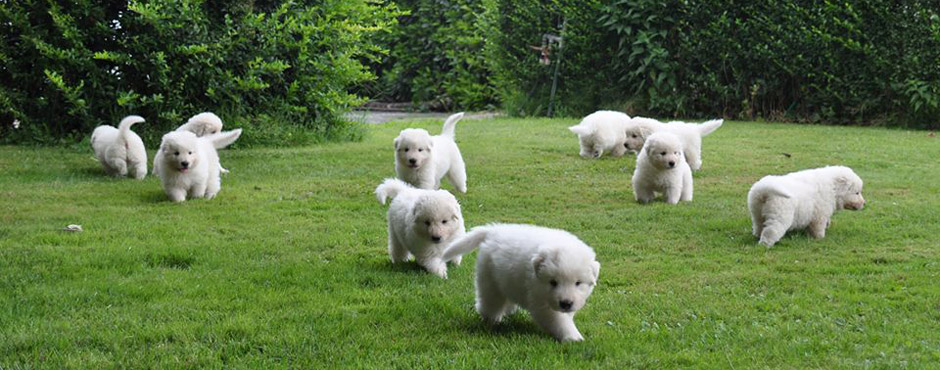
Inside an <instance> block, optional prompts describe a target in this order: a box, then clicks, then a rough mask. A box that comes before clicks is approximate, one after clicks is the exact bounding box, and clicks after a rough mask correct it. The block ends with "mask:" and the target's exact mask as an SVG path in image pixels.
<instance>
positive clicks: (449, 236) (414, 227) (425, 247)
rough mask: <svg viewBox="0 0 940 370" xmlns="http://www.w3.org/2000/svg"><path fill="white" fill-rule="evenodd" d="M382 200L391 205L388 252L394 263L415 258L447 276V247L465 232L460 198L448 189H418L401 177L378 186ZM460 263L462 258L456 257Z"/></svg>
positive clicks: (442, 275)
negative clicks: (445, 249)
mask: <svg viewBox="0 0 940 370" xmlns="http://www.w3.org/2000/svg"><path fill="white" fill-rule="evenodd" d="M375 195H376V198H378V200H379V203H382V204H385V201H386V199H388V198H394V199H393V200H392V204H391V205H390V206H389V207H388V254H389V256H390V257H391V259H392V263H398V262H405V261H408V260H409V259H411V256H414V258H415V261H416V262H418V264H419V265H421V266H422V267H424V269H425V270H427V271H428V272H430V273H432V274H434V275H437V276H438V277H440V278H442V279H446V278H447V264H446V263H445V262H446V260H444V259H443V258H442V256H443V254H444V247H446V246H447V244H448V243H450V242H451V241H452V240H453V239H454V238H456V237H459V236H461V235H463V233H464V231H465V229H464V226H463V215H462V214H461V213H460V204H459V203H457V198H454V196H453V195H452V194H451V193H449V192H448V191H446V190H425V189H416V188H414V187H412V186H411V185H408V184H407V183H405V182H404V181H401V180H398V179H386V180H385V182H383V183H382V184H381V185H379V186H378V187H377V188H375ZM453 262H454V264H456V265H459V264H460V258H459V257H458V258H455V259H454V260H453Z"/></svg>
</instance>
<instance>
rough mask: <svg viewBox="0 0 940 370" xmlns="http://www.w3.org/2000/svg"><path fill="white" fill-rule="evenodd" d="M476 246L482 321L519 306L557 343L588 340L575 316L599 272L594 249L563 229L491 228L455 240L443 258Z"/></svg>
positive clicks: (478, 304) (498, 318)
mask: <svg viewBox="0 0 940 370" xmlns="http://www.w3.org/2000/svg"><path fill="white" fill-rule="evenodd" d="M477 247H479V248H480V253H479V255H478V256H477V266H476V268H477V269H476V296H477V302H476V310H477V312H479V313H480V315H481V316H483V319H484V320H486V321H487V322H488V323H490V324H495V323H498V322H500V321H501V320H502V319H503V317H504V316H506V315H509V314H512V313H513V312H515V310H516V308H517V306H518V307H522V308H524V309H526V310H527V311H529V313H530V314H531V315H532V319H533V320H535V322H536V323H538V324H539V326H541V327H542V328H543V329H544V330H545V331H547V332H549V333H550V334H551V335H552V336H553V337H555V339H557V340H559V341H562V342H565V341H581V340H584V336H582V335H581V332H579V331H578V328H577V327H576V326H575V325H574V314H575V313H576V312H577V311H578V310H580V309H581V308H582V307H584V304H585V302H586V301H587V298H588V296H590V295H591V292H592V291H593V290H594V286H595V285H596V284H597V277H598V274H600V270H601V264H600V263H598V262H597V260H595V256H594V250H593V249H591V247H589V246H587V244H584V242H582V241H581V240H580V239H578V238H577V237H576V236H574V235H572V234H571V233H568V232H567V231H564V230H558V229H550V228H546V227H539V226H533V225H516V224H491V225H486V226H480V227H475V228H473V230H471V231H470V232H469V233H467V234H466V235H465V236H463V237H462V238H460V239H457V240H455V241H454V242H453V243H452V244H451V245H450V246H449V247H447V251H446V252H444V260H450V259H459V258H460V256H462V255H464V254H466V253H469V252H470V251H472V250H473V249H475V248H477Z"/></svg>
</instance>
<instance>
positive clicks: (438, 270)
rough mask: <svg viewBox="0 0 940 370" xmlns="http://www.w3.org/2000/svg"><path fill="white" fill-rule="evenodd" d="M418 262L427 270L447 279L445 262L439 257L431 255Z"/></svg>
mask: <svg viewBox="0 0 940 370" xmlns="http://www.w3.org/2000/svg"><path fill="white" fill-rule="evenodd" d="M418 264H419V265H421V266H423V267H424V269H425V270H428V272H430V273H432V274H434V275H437V277H439V278H441V279H447V264H446V263H444V260H442V259H441V258H440V257H431V258H428V259H421V260H418Z"/></svg>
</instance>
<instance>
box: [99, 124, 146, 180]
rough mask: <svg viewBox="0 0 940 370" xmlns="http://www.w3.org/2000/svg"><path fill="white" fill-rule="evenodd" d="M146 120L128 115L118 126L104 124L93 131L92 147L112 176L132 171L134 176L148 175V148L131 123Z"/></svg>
mask: <svg viewBox="0 0 940 370" xmlns="http://www.w3.org/2000/svg"><path fill="white" fill-rule="evenodd" d="M140 122H144V119H143V118H142V117H140V116H127V117H124V119H122V120H121V123H120V124H119V125H118V128H114V127H112V126H108V125H102V126H98V127H96V128H95V131H94V132H92V133H91V147H92V149H94V150H95V157H96V158H98V162H101V166H103V167H104V170H105V171H106V172H108V174H109V175H112V176H121V177H124V176H127V174H128V170H130V171H132V172H133V174H134V178H136V179H138V180H139V179H142V178H144V176H146V175H147V149H146V148H144V142H143V140H140V136H137V134H135V133H134V132H133V131H131V125H133V124H135V123H140Z"/></svg>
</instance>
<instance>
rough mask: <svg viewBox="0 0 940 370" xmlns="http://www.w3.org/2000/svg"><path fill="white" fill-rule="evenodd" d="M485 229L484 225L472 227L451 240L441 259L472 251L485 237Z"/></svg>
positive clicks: (450, 258)
mask: <svg viewBox="0 0 940 370" xmlns="http://www.w3.org/2000/svg"><path fill="white" fill-rule="evenodd" d="M486 231H487V230H486V228H485V227H475V228H473V230H470V232H469V233H466V234H464V236H462V237H460V238H459V239H457V240H454V241H453V242H451V243H450V245H448V246H447V249H445V250H444V256H443V257H441V259H443V260H444V261H450V260H452V259H454V258H456V257H457V256H462V255H465V254H467V253H470V252H472V251H473V250H474V249H476V248H477V247H478V246H480V243H483V240H485V239H486Z"/></svg>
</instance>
